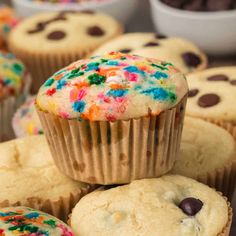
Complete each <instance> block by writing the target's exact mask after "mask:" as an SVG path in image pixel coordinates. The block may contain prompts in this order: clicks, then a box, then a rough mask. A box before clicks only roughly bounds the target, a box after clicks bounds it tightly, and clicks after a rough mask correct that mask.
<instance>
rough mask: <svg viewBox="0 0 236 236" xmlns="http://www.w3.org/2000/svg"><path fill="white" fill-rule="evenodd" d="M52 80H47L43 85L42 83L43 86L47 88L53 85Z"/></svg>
mask: <svg viewBox="0 0 236 236" xmlns="http://www.w3.org/2000/svg"><path fill="white" fill-rule="evenodd" d="M54 81H55V80H54V79H53V78H51V79H48V80H47V81H46V82H45V83H44V86H46V87H49V86H51V85H52V84H53V83H54Z"/></svg>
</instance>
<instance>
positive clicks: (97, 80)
mask: <svg viewBox="0 0 236 236" xmlns="http://www.w3.org/2000/svg"><path fill="white" fill-rule="evenodd" d="M105 79H106V77H105V76H102V75H98V74H96V73H94V74H92V75H89V77H88V80H89V83H90V84H91V85H92V84H96V85H99V84H101V83H104V82H105Z"/></svg>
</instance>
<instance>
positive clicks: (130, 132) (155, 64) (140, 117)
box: [36, 52, 188, 184]
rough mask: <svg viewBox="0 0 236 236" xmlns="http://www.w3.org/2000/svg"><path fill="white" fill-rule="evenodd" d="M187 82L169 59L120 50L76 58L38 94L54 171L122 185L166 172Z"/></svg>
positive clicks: (177, 141) (175, 145)
mask: <svg viewBox="0 0 236 236" xmlns="http://www.w3.org/2000/svg"><path fill="white" fill-rule="evenodd" d="M187 92H188V88H187V82H186V79H185V77H184V76H183V74H182V73H180V72H179V71H178V70H177V69H176V68H175V67H173V66H172V65H171V64H170V63H167V62H162V61H159V60H155V59H148V58H143V57H139V56H133V55H128V54H122V53H115V52H112V53H107V54H104V55H103V56H97V57H93V58H91V59H85V60H81V61H77V62H75V63H73V64H71V65H69V66H68V67H66V68H64V69H62V70H60V71H58V72H57V73H56V74H54V75H53V76H52V77H51V78H49V79H48V80H47V81H46V82H45V83H44V85H43V86H42V87H41V88H40V90H39V93H38V95H37V98H36V108H37V110H38V113H39V116H40V120H41V123H42V126H43V128H44V132H45V134H46V137H47V139H48V142H49V144H50V148H51V151H52V154H53V157H54V159H55V162H56V164H57V165H58V167H59V169H60V170H61V171H62V172H63V173H65V174H66V175H68V176H70V177H72V178H74V179H77V180H80V181H84V182H88V183H98V184H112V183H128V182H130V181H132V180H134V179H141V178H146V177H150V178H151V177H156V176H160V175H163V174H164V173H166V172H167V171H168V170H170V169H171V168H172V166H173V164H174V161H175V158H176V156H177V154H178V150H179V144H180V138H181V131H182V123H183V118H184V110H185V102H186V99H187Z"/></svg>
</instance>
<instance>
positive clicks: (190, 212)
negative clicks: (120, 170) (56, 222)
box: [71, 175, 229, 236]
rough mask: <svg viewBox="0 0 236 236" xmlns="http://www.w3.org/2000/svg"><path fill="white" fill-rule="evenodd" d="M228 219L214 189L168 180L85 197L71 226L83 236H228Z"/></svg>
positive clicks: (171, 177)
mask: <svg viewBox="0 0 236 236" xmlns="http://www.w3.org/2000/svg"><path fill="white" fill-rule="evenodd" d="M216 216H217V217H216ZM228 218H229V209H228V206H227V203H226V201H225V199H224V198H223V197H222V196H220V194H218V193H217V192H216V191H215V190H214V189H211V188H209V187H208V186H206V185H204V184H201V183H199V182H197V181H195V180H193V179H189V178H186V177H182V176H178V175H167V176H162V177H160V178H157V179H142V180H136V181H133V182H132V183H130V184H128V185H124V186H120V187H117V188H112V189H109V190H106V191H95V192H93V193H90V194H88V195H86V196H85V197H84V198H82V199H81V201H80V202H79V203H78V204H77V205H76V206H75V208H74V209H73V211H72V216H71V227H72V229H73V231H74V232H75V233H76V234H77V235H80V236H87V235H103V236H110V235H112V236H120V235H140V236H141V235H142V236H144V235H145V236H146V235H150V236H151V235H158V236H170V235H171V236H180V235H181V236H197V235H198V236H216V235H224V234H221V232H222V231H223V229H224V227H225V226H226V224H227V221H228ZM94 232H96V233H94Z"/></svg>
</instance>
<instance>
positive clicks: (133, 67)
mask: <svg viewBox="0 0 236 236" xmlns="http://www.w3.org/2000/svg"><path fill="white" fill-rule="evenodd" d="M124 70H126V71H128V72H130V73H133V72H136V73H138V74H141V75H145V72H144V71H142V70H140V69H139V68H138V67H137V66H128V67H125V68H124Z"/></svg>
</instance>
